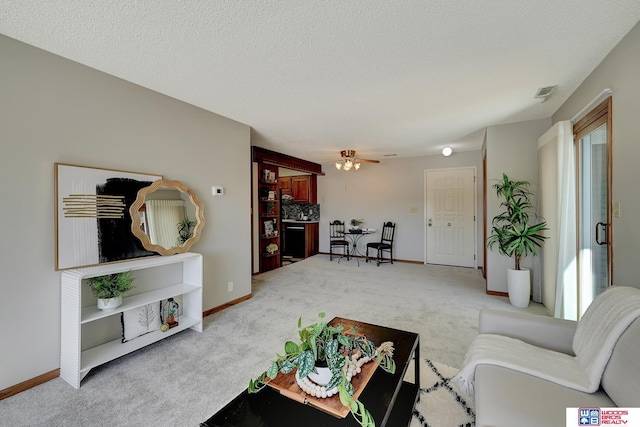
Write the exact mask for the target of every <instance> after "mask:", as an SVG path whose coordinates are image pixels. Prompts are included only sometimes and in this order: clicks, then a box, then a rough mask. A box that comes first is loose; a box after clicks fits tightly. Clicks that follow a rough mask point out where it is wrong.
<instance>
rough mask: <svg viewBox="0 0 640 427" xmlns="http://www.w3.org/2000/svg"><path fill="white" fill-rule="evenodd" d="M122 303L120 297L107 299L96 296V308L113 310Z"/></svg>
mask: <svg viewBox="0 0 640 427" xmlns="http://www.w3.org/2000/svg"><path fill="white" fill-rule="evenodd" d="M121 304H122V297H115V298H109V299H102V298H98V308H99V309H100V310H115V309H116V308H118V307H120V305H121Z"/></svg>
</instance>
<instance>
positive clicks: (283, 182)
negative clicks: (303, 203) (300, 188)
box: [278, 176, 293, 196]
mask: <svg viewBox="0 0 640 427" xmlns="http://www.w3.org/2000/svg"><path fill="white" fill-rule="evenodd" d="M278 189H280V191H281V193H282V195H283V196H284V195H287V196H293V192H292V190H291V177H290V176H283V177H280V178H279V179H278Z"/></svg>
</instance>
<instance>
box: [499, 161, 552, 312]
mask: <svg viewBox="0 0 640 427" xmlns="http://www.w3.org/2000/svg"><path fill="white" fill-rule="evenodd" d="M493 188H494V190H496V194H497V196H498V198H501V199H502V202H501V203H500V207H501V208H503V209H504V210H503V211H502V212H501V213H499V214H498V215H496V216H495V217H494V218H493V220H492V222H491V224H492V227H491V235H490V236H489V238H488V239H487V246H488V247H489V249H493V247H494V246H495V245H497V246H498V252H499V253H500V254H502V255H506V256H508V257H513V258H514V261H515V268H513V269H509V270H508V271H507V287H508V290H509V301H511V304H513V305H514V306H516V307H526V306H528V305H529V297H530V295H531V276H530V273H529V270H528V269H523V268H521V267H520V261H521V260H522V257H524V256H527V255H529V254H531V255H534V256H535V255H537V252H536V247H541V246H542V243H543V242H544V239H546V238H547V237H546V236H543V235H542V231H543V230H547V228H546V227H547V223H546V222H545V221H539V222H538V221H537V218H538V217H537V215H536V213H535V212H534V211H533V205H532V203H531V198H532V197H533V193H531V192H530V191H529V182H527V181H512V180H510V179H509V177H508V176H507V175H506V174H504V173H503V174H502V180H500V181H498V182H497V183H496V184H494V185H493ZM533 219H536V221H533Z"/></svg>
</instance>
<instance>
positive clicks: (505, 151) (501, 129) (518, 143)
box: [486, 118, 551, 292]
mask: <svg viewBox="0 0 640 427" xmlns="http://www.w3.org/2000/svg"><path fill="white" fill-rule="evenodd" d="M550 127H551V119H550V118H549V119H540V120H530V121H526V122H519V123H512V124H508V125H500V126H489V127H488V128H487V136H486V150H487V227H488V230H489V231H488V232H489V233H490V232H491V220H492V219H493V217H495V216H496V215H497V214H498V213H500V200H499V199H498V198H497V196H496V193H495V191H494V190H493V188H492V186H493V185H494V184H495V183H496V180H499V179H501V178H502V174H503V173H506V174H507V175H508V176H509V178H510V179H512V180H518V181H529V183H530V184H531V187H530V190H531V191H532V192H533V193H534V194H537V191H538V138H539V137H540V135H542V134H543V133H545V132H546V131H547V130H548V129H549V128H550ZM487 251H488V252H487V266H486V273H487V276H486V277H487V290H488V291H495V292H507V269H509V268H514V260H513V259H512V258H508V257H505V256H502V255H500V254H499V253H498V249H497V247H494V248H493V250H488V249H487ZM534 261H536V260H532V259H526V260H523V267H528V268H533V267H534ZM532 273H533V275H532V283H533V280H535V279H536V275H537V274H539V273H540V271H539V268H534V271H533V272H532Z"/></svg>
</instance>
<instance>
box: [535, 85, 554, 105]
mask: <svg viewBox="0 0 640 427" xmlns="http://www.w3.org/2000/svg"><path fill="white" fill-rule="evenodd" d="M557 88H558V85H556V86H547V87H541V88H540V89H538V91H537V92H536V94H535V96H534V98H537V99H541V100H542V102H544V101H546V100H547V99H548V98H549V97H550V96H551V94H552V93H553V92H554V91H555V90H556V89H557Z"/></svg>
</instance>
